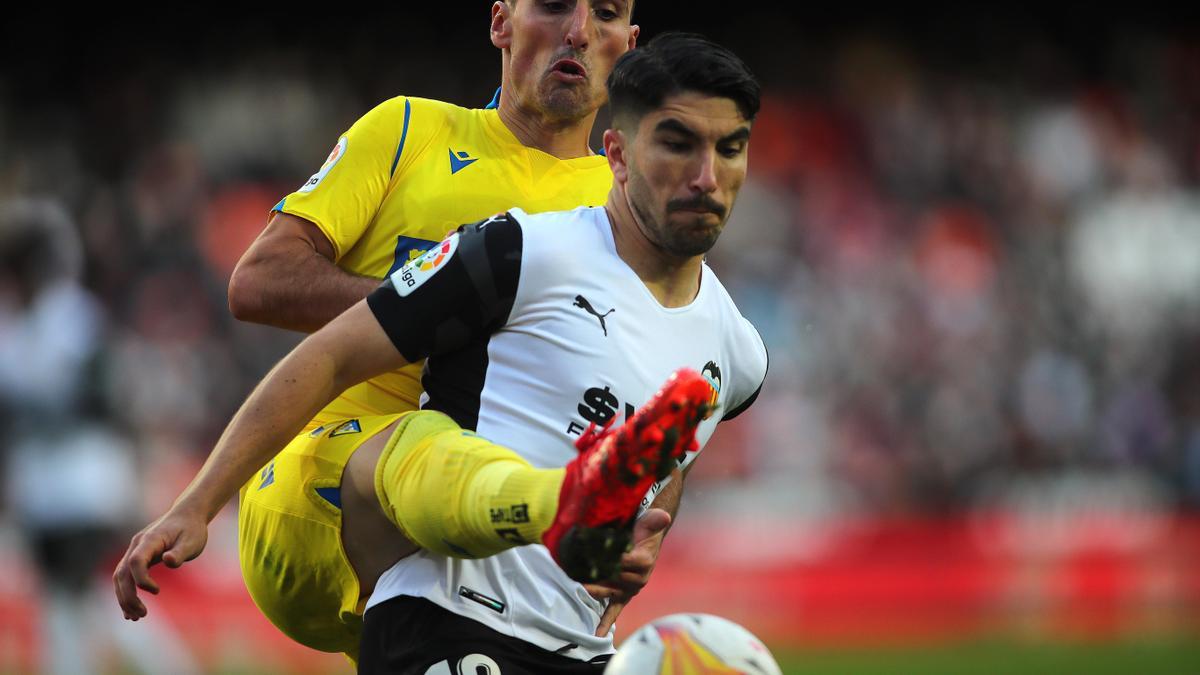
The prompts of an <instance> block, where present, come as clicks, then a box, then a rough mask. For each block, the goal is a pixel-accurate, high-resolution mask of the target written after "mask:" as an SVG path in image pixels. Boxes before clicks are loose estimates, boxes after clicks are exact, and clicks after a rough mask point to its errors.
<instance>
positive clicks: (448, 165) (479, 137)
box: [274, 96, 612, 429]
mask: <svg viewBox="0 0 1200 675" xmlns="http://www.w3.org/2000/svg"><path fill="white" fill-rule="evenodd" d="M611 187H612V173H611V171H610V170H609V168H608V161H607V160H606V159H605V158H604V157H603V156H601V155H592V156H588V157H579V158H575V159H559V158H557V157H555V156H553V155H550V154H547V153H545V152H542V151H541V150H536V149H534V148H529V147H526V146H524V145H522V144H521V142H520V141H518V140H517V138H516V136H514V135H513V133H512V132H511V131H509V129H508V127H506V126H505V125H504V123H503V122H502V121H501V120H500V116H499V113H498V112H497V111H496V110H495V109H468V108H461V107H458V106H455V105H451V104H449V103H444V102H441V101H433V100H429V99H422V98H412V97H403V96H402V97H397V98H393V99H390V100H388V101H385V102H383V103H382V104H380V105H379V106H377V107H376V108H375V109H373V110H371V111H370V112H368V113H367V114H366V115H364V116H363V117H362V118H361V119H359V120H358V121H357V122H355V123H354V125H353V126H352V127H350V130H349V131H347V132H346V133H345V135H343V136H342V137H341V138H339V139H338V142H337V145H335V146H334V148H333V151H332V152H331V153H330V154H329V158H328V159H327V160H326V161H325V164H324V165H323V166H321V168H320V170H319V171H317V173H315V174H313V176H312V177H311V178H309V180H308V181H307V182H306V183H305V184H304V185H303V186H301V188H300V189H299V190H297V191H296V192H293V193H292V194H290V195H288V196H287V197H285V198H284V199H283V200H282V201H280V202H279V203H278V204H277V205H276V206H275V208H274V210H276V211H282V212H284V213H289V214H291V215H294V216H298V217H300V218H304V219H305V220H309V221H311V222H313V223H315V224H316V225H317V227H319V228H320V229H321V231H322V232H324V233H325V236H326V237H328V238H329V241H330V242H332V243H333V248H334V255H335V262H336V263H337V265H338V266H339V267H341V268H342V269H344V270H346V271H347V272H352V273H354V274H360V275H364V276H370V277H375V278H378V279H382V278H383V277H385V276H386V275H387V274H389V273H390V272H392V271H394V270H396V269H398V268H399V267H400V266H401V265H403V264H404V263H406V262H408V261H409V259H411V258H414V257H416V256H418V255H420V254H421V253H422V252H424V251H425V250H426V249H428V248H429V247H431V246H433V244H435V243H437V242H439V241H441V240H442V239H443V238H444V237H445V236H446V234H447V233H449V232H451V231H452V230H454V229H455V228H456V227H458V226H459V225H462V224H464V223H470V222H474V221H477V220H481V219H483V218H487V217H488V216H492V215H495V214H497V213H500V212H502V211H506V210H508V209H510V208H512V207H514V206H515V207H519V208H521V209H523V210H524V211H526V212H529V213H536V212H540V211H555V210H566V209H572V208H575V207H577V206H599V205H601V204H603V203H604V202H605V200H606V198H607V196H608V191H609V189H610V188H611ZM421 368H422V364H421V363H417V364H412V365H409V366H407V367H405V368H403V369H401V370H398V371H395V372H392V373H388V374H386V375H382V376H380V377H377V378H375V379H372V380H369V381H367V382H363V383H362V384H359V385H357V386H354V387H351V388H350V389H348V390H346V391H345V392H344V393H342V395H341V396H339V397H338V398H337V399H336V400H334V402H333V403H330V404H329V406H327V407H326V408H325V409H324V410H322V411H321V412H320V413H319V414H318V415H317V416H316V417H315V418H313V420H312V421H311V422H309V426H308V427H307V429H312V428H314V427H317V426H320V425H323V424H327V423H329V422H331V421H333V420H338V419H347V418H353V417H362V416H368V415H384V414H391V413H397V412H403V411H407V410H412V409H415V408H416V407H418V402H419V400H420V395H421V391H422V387H421Z"/></svg>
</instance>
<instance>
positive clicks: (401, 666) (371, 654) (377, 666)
mask: <svg viewBox="0 0 1200 675" xmlns="http://www.w3.org/2000/svg"><path fill="white" fill-rule="evenodd" d="M360 650H361V651H360V657H359V662H358V672H359V675H376V674H383V673H389V674H392V675H460V673H461V674H463V675H468V674H469V675H483V674H486V675H542V674H544V673H568V674H579V675H583V674H587V675H598V674H599V673H602V672H603V671H604V664H603V663H587V662H584V661H578V660H576V659H571V658H567V657H565V656H562V655H559V654H555V653H553V652H548V651H546V650H544V649H541V648H539V647H537V646H535V645H532V644H529V643H527V642H524V641H522V640H518V639H517V638H514V637H511V636H508V635H503V634H501V633H498V632H496V631H494V630H492V629H490V628H488V627H487V626H484V625H483V624H481V623H479V622H477V621H474V620H472V619H468V618H467V617H464V616H460V615H458V614H455V613H453V612H451V611H449V610H447V609H444V608H442V607H440V606H438V605H437V604H434V603H432V602H430V601H428V600H425V599H423V598H413V597H407V596H400V597H396V598H392V599H391V600H388V601H386V602H383V603H380V604H378V605H376V606H374V607H372V608H371V609H369V610H367V613H366V616H365V617H364V619H363V637H362V642H361V643H360Z"/></svg>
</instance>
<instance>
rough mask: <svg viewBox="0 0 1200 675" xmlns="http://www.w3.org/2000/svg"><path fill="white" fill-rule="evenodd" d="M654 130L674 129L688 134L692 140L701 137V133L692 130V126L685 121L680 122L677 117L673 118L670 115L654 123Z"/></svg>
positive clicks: (683, 134)
mask: <svg viewBox="0 0 1200 675" xmlns="http://www.w3.org/2000/svg"><path fill="white" fill-rule="evenodd" d="M654 130H655V131H673V132H675V133H677V134H680V135H682V136H687V137H688V138H689V139H692V140H695V139H698V138H700V134H698V133H696V132H695V131H692V129H691V127H689V126H688V125H686V124H684V123H683V122H680V121H679V120H677V119H672V118H670V117H668V118H667V119H665V120H663V121H661V122H659V123H658V124H656V125H654Z"/></svg>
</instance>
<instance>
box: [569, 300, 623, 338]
mask: <svg viewBox="0 0 1200 675" xmlns="http://www.w3.org/2000/svg"><path fill="white" fill-rule="evenodd" d="M573 304H574V306H575V307H578V308H580V309H582V310H583V311H585V312H587V313H588V314H591V315H592V316H594V317H596V318H597V319H599V320H600V330H602V331H604V337H608V326H606V325H605V324H604V317H606V316H608V315H609V314H612V313H613V312H615V311H617V308H616V307H614V308H612V309H610V310H608V311H607V312H605V313H603V314H601V313H600V312H597V311H596V310H595V309H592V303H590V302H588V300H587V298H585V297H583V296H582V295H577V296H575V302H574V303H573Z"/></svg>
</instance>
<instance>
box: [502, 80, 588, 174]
mask: <svg viewBox="0 0 1200 675" xmlns="http://www.w3.org/2000/svg"><path fill="white" fill-rule="evenodd" d="M497 112H499V113H500V121H501V122H503V123H504V126H506V127H508V130H509V131H511V132H512V134H513V136H516V138H517V140H518V141H520V142H521V145H524V146H525V147H527V148H536V149H538V150H541V151H542V152H545V153H547V154H550V155H554V156H555V157H558V158H559V159H574V158H576V157H587V156H588V155H591V154H593V153H592V150H591V148H590V147H589V146H588V139H589V138H590V137H591V134H592V123H593V122H595V121H596V113H595V112H592V113H591V114H590V115H588V116H587V117H584V118H583V119H579V120H574V121H566V120H555V119H551V118H549V117H547V116H545V115H541V114H538V113H537V112H536V111H533V110H530V109H528V108H522V107H520V106H519V105H518V104H517V103H515V102H514V101H513V100H512V99H508V98H505V97H504V94H503V93H501V95H500V105H499V108H498V111H497Z"/></svg>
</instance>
